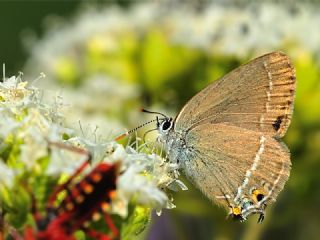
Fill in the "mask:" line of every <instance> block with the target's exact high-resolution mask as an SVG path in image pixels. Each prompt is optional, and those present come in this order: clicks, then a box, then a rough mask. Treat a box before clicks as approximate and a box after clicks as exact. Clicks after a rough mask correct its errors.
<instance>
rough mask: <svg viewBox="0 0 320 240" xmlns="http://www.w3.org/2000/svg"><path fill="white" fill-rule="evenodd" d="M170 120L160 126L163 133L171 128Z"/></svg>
mask: <svg viewBox="0 0 320 240" xmlns="http://www.w3.org/2000/svg"><path fill="white" fill-rule="evenodd" d="M171 123H172V121H171V119H170V120H165V121H164V122H163V124H162V126H161V128H162V130H163V131H167V130H168V129H169V128H171Z"/></svg>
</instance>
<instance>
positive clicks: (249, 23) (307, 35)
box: [26, 1, 320, 73]
mask: <svg viewBox="0 0 320 240" xmlns="http://www.w3.org/2000/svg"><path fill="white" fill-rule="evenodd" d="M203 4H204V6H203V7H202V10H201V11H197V10H195V9H194V8H192V7H190V6H188V5H184V4H181V3H180V4H179V5H178V6H171V7H170V4H168V3H163V4H161V2H159V3H158V2H153V3H150V2H144V3H143V4H137V5H136V6H133V7H132V8H131V9H130V10H121V9H119V8H116V7H113V8H110V7H109V6H108V7H106V8H104V9H103V8H102V9H101V8H100V9H99V10H95V9H86V10H85V11H83V12H82V13H81V14H78V15H77V16H76V17H75V18H74V20H73V21H72V22H69V23H68V24H61V22H60V24H58V23H57V24H56V25H54V26H52V28H51V29H49V31H48V32H47V34H46V35H45V37H44V38H43V39H42V40H41V41H36V42H35V43H34V44H33V45H32V44H30V45H29V46H28V48H30V49H32V50H31V51H32V54H31V55H32V58H31V60H30V61H29V63H28V64H27V66H26V71H28V70H30V69H34V70H35V71H39V70H37V69H35V66H37V67H39V68H40V69H42V70H43V69H45V70H46V72H47V73H50V71H54V68H55V64H56V60H57V59H59V58H60V57H61V56H65V55H66V54H68V55H72V54H74V52H75V51H77V49H74V48H75V47H77V46H86V44H87V43H88V41H89V40H90V39H92V38H93V37H95V36H99V39H100V40H101V41H99V43H100V44H103V46H104V47H103V49H105V50H106V51H110V52H112V50H113V49H117V48H119V45H120V42H119V39H118V38H119V37H120V38H121V36H123V37H125V36H126V35H125V34H124V33H126V32H127V33H130V34H131V33H133V34H136V35H137V36H136V38H138V35H141V34H142V35H143V34H145V33H146V32H147V31H149V30H150V29H152V28H158V29H162V30H163V31H165V33H166V34H165V35H166V37H168V38H169V39H171V40H172V41H173V43H176V44H184V45H189V46H193V47H200V48H204V49H205V50H209V51H211V53H212V54H217V55H219V54H227V55H237V56H240V57H243V56H247V55H248V53H261V52H265V51H270V50H274V49H278V48H281V47H283V46H285V45H290V46H292V45H293V47H296V48H303V49H306V50H308V51H310V52H319V51H320V45H319V41H320V32H319V31H316V30H315V29H316V27H317V26H319V24H320V13H319V11H318V9H317V7H315V6H314V5H312V4H310V3H309V4H308V3H300V4H299V3H294V4H289V3H288V4H286V3H283V4H280V3H276V2H259V3H255V2H252V3H250V2H248V3H247V4H242V5H241V4H238V5H232V4H223V3H219V2H218V3H217V2H210V1H209V2H205V3H203ZM84 9H85V8H84ZM121 33H122V35H121ZM78 52H79V51H78ZM75 57H76V56H75ZM35 63H37V64H35Z"/></svg>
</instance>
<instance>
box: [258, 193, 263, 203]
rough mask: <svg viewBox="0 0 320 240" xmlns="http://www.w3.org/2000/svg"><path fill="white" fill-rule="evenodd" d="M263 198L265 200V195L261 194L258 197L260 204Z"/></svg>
mask: <svg viewBox="0 0 320 240" xmlns="http://www.w3.org/2000/svg"><path fill="white" fill-rule="evenodd" d="M263 198H264V195H263V194H261V193H260V194H258V195H257V200H258V202H260V201H261V200H262V199H263Z"/></svg>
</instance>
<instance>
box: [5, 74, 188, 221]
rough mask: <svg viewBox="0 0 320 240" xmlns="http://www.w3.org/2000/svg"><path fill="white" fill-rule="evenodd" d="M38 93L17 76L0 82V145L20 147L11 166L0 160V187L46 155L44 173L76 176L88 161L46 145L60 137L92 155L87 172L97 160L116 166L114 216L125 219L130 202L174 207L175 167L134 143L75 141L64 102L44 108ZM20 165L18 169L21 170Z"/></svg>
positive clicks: (33, 167) (8, 184) (178, 185)
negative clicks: (66, 123)
mask: <svg viewBox="0 0 320 240" xmlns="http://www.w3.org/2000/svg"><path fill="white" fill-rule="evenodd" d="M41 94H43V92H41V91H40V90H39V89H37V88H34V87H30V86H28V83H27V82H23V81H22V80H21V77H20V76H19V77H11V78H7V79H4V82H3V83H0V99H1V101H0V114H1V116H2V117H1V118H0V138H1V142H2V143H3V144H7V145H10V144H11V145H14V144H15V142H18V143H19V144H18V146H17V147H18V148H19V151H20V152H19V151H18V152H17V153H16V154H17V156H15V162H14V163H12V162H9V160H8V159H0V171H1V174H0V186H6V187H9V188H10V187H12V184H14V177H15V176H16V175H18V174H21V173H22V172H23V171H43V169H41V166H38V165H37V160H39V159H40V158H42V157H46V156H49V157H50V162H49V164H48V166H47V167H46V170H45V173H46V174H47V175H51V176H56V177H59V176H60V175H65V174H68V175H71V174H72V173H74V171H75V170H76V169H77V167H78V166H80V165H81V164H82V163H83V161H85V160H86V156H85V155H84V154H83V155H81V156H79V153H77V152H73V151H71V150H70V149H68V148H63V147H59V146H60V145H52V144H51V146H50V142H56V143H59V142H60V143H59V144H61V139H62V136H63V134H68V135H69V136H71V138H69V139H68V140H65V142H64V143H63V144H66V146H67V145H71V146H76V147H82V148H85V149H87V150H88V151H89V152H90V153H92V155H93V161H92V165H91V166H90V167H88V169H87V171H89V170H90V169H92V168H93V167H95V166H96V165H97V164H99V163H100V162H101V161H105V162H109V163H115V162H120V164H121V174H120V175H119V177H118V180H117V190H116V192H117V194H116V198H115V199H114V201H112V210H113V212H114V213H117V214H119V215H121V216H123V217H125V216H127V214H128V204H129V203H130V201H134V202H135V203H136V204H139V205H143V206H147V207H150V208H156V209H161V208H173V207H174V205H173V203H172V199H169V198H168V197H167V195H166V193H165V190H166V189H172V190H176V189H178V188H180V189H183V190H186V189H187V188H186V186H185V185H184V184H183V183H182V182H181V181H179V180H178V179H177V175H178V174H177V171H176V169H175V167H174V166H171V165H170V164H169V163H168V162H166V161H164V159H162V158H161V157H160V156H158V155H156V154H154V153H143V152H147V151H149V152H150V149H149V148H147V147H144V146H143V145H142V146H138V140H137V142H136V145H135V146H134V147H133V146H127V147H123V146H122V145H120V144H118V143H116V142H114V141H109V142H103V143H98V142H97V141H96V140H95V141H91V140H90V139H88V138H85V137H78V136H75V132H76V131H75V130H72V129H70V128H66V127H64V123H63V114H62V112H61V108H63V107H64V105H63V102H62V101H61V100H60V101H59V102H57V101H55V103H54V104H46V103H44V102H43V101H42V100H41ZM9 140H10V141H9ZM6 142H7V143H6ZM1 147H5V146H4V145H2V146H1ZM48 148H50V151H48ZM21 164H23V167H22V168H21V167H19V166H20V165H21Z"/></svg>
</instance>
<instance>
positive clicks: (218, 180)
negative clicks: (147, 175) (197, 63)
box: [157, 52, 296, 222]
mask: <svg viewBox="0 0 320 240" xmlns="http://www.w3.org/2000/svg"><path fill="white" fill-rule="evenodd" d="M295 82H296V77H295V68H294V67H293V65H292V63H291V61H290V59H289V58H288V56H287V55H285V54H284V53H282V52H272V53H269V54H266V55H263V56H261V57H258V58H256V59H253V60H252V61H250V62H249V63H247V64H245V65H242V66H240V67H238V68H236V69H235V70H233V71H231V72H230V73H229V74H227V75H225V76H224V77H222V78H220V79H219V80H217V81H214V82H213V83H211V84H210V85H209V86H207V87H206V88H205V89H203V90H202V91H200V92H199V93H198V94H196V95H195V96H194V97H193V98H191V99H190V100H189V101H188V102H187V103H186V104H185V106H184V107H183V108H182V109H181V111H180V112H179V114H178V115H177V116H176V117H175V118H174V119H173V118H169V117H167V116H165V115H163V114H162V116H164V117H163V118H157V129H158V131H159V141H160V142H162V143H163V144H164V147H165V150H166V152H167V156H168V158H169V161H170V162H172V163H176V164H177V165H178V168H179V169H181V171H182V172H183V173H184V175H185V176H186V177H187V178H188V179H189V180H190V181H191V182H192V183H193V184H194V185H195V186H196V187H197V188H199V189H200V190H201V191H202V192H203V194H204V195H205V196H207V197H208V198H209V199H210V200H211V201H212V202H214V203H216V204H218V205H220V206H222V207H224V208H225V209H226V210H227V211H228V213H229V216H231V217H233V218H236V219H239V220H241V221H243V220H246V219H247V217H248V216H249V215H251V214H254V213H257V214H260V217H259V220H258V222H261V221H262V220H263V219H264V215H265V208H266V206H267V205H269V204H271V203H273V202H275V201H276V199H277V196H278V194H279V193H280V191H281V190H282V189H283V187H284V185H285V183H286V182H287V180H288V178H289V175H290V169H291V161H290V153H289V150H288V148H287V147H286V145H285V144H284V143H283V142H282V141H281V138H282V137H283V136H284V135H285V133H286V131H287V129H288V127H289V124H290V121H291V118H292V113H293V102H294V96H295Z"/></svg>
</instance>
